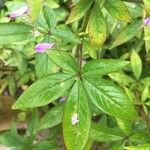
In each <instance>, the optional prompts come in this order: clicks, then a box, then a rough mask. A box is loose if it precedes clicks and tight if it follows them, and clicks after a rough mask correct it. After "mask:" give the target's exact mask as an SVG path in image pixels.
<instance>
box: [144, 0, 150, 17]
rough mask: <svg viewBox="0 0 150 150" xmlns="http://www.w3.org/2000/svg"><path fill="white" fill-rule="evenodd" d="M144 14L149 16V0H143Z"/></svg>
mask: <svg viewBox="0 0 150 150" xmlns="http://www.w3.org/2000/svg"><path fill="white" fill-rule="evenodd" d="M143 2H144V7H145V11H146V16H150V0H143Z"/></svg>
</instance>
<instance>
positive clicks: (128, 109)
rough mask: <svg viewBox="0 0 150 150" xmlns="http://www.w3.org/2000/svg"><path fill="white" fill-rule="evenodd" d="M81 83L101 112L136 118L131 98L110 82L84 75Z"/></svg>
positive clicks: (119, 116)
mask: <svg viewBox="0 0 150 150" xmlns="http://www.w3.org/2000/svg"><path fill="white" fill-rule="evenodd" d="M83 83H84V87H85V90H86V93H87V95H88V97H89V98H90V100H91V101H92V102H93V104H95V106H97V107H98V108H99V109H100V110H102V111H103V112H105V113H107V114H109V115H111V116H114V117H116V118H120V119H126V120H133V119H136V118H137V113H136V111H135V109H134V105H133V103H132V102H131V100H130V99H129V98H128V97H127V96H126V95H125V93H124V92H123V91H122V90H121V89H120V88H119V87H117V86H116V85H115V84H113V83H112V82H109V81H107V80H104V79H99V78H89V77H87V78H86V77H84V79H83Z"/></svg>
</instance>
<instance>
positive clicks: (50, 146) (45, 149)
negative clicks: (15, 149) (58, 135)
mask: <svg viewBox="0 0 150 150" xmlns="http://www.w3.org/2000/svg"><path fill="white" fill-rule="evenodd" d="M57 149H58V147H56V144H55V143H53V142H51V141H47V140H43V141H41V142H40V143H37V144H35V146H34V147H33V148H32V150H57Z"/></svg>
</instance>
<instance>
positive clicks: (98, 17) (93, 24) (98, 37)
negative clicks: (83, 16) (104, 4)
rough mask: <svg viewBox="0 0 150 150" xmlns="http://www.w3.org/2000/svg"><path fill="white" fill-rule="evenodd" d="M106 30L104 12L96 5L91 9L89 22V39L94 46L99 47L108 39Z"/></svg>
mask: <svg viewBox="0 0 150 150" xmlns="http://www.w3.org/2000/svg"><path fill="white" fill-rule="evenodd" d="M106 32H107V29H106V22H105V19H104V17H103V14H102V12H101V10H100V8H99V7H98V6H96V5H95V7H94V8H93V9H92V11H91V15H90V19H89V24H88V33H89V39H90V42H91V43H92V45H93V46H94V47H96V48H99V47H100V46H102V44H103V43H104V42H105V40H106Z"/></svg>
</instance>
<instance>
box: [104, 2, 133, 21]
mask: <svg viewBox="0 0 150 150" xmlns="http://www.w3.org/2000/svg"><path fill="white" fill-rule="evenodd" d="M104 7H105V8H106V10H107V11H108V12H109V13H110V14H111V15H112V16H113V17H115V18H116V19H118V20H121V21H126V22H130V21H131V15H130V12H129V10H128V8H127V7H126V5H125V4H124V3H123V2H122V1H121V0H105V3H104Z"/></svg>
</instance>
